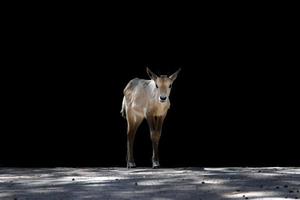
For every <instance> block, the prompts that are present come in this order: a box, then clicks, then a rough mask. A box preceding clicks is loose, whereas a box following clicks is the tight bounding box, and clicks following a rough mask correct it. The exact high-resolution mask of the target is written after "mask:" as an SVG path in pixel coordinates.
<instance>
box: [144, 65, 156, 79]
mask: <svg viewBox="0 0 300 200" xmlns="http://www.w3.org/2000/svg"><path fill="white" fill-rule="evenodd" d="M146 70H147V74H148V76H149V77H150V78H151V79H152V80H156V79H157V75H156V74H154V73H153V72H152V71H151V70H150V69H149V68H148V67H146Z"/></svg>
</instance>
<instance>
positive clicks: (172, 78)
mask: <svg viewBox="0 0 300 200" xmlns="http://www.w3.org/2000/svg"><path fill="white" fill-rule="evenodd" d="M180 71H181V68H179V69H178V70H177V71H176V72H175V73H174V74H172V75H171V76H169V78H170V79H171V80H172V81H175V79H176V78H177V75H178V73H179V72H180Z"/></svg>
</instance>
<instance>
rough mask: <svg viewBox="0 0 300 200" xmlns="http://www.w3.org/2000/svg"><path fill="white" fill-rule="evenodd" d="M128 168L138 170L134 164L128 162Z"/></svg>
mask: <svg viewBox="0 0 300 200" xmlns="http://www.w3.org/2000/svg"><path fill="white" fill-rule="evenodd" d="M127 168H128V169H130V168H136V165H135V163H134V162H128V163H127Z"/></svg>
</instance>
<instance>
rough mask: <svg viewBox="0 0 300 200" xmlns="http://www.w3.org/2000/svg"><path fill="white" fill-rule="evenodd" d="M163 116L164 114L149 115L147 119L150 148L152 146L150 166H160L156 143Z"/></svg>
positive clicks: (159, 134)
mask: <svg viewBox="0 0 300 200" xmlns="http://www.w3.org/2000/svg"><path fill="white" fill-rule="evenodd" d="M164 118H165V116H160V117H151V118H149V119H148V120H147V121H148V124H149V127H150V137H151V140H152V148H153V156H152V168H159V167H160V164H159V156H158V145H159V140H160V136H161V129H162V124H163V121H164Z"/></svg>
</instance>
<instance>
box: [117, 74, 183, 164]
mask: <svg viewBox="0 0 300 200" xmlns="http://www.w3.org/2000/svg"><path fill="white" fill-rule="evenodd" d="M146 70H147V73H148V75H149V77H150V78H151V80H144V79H139V78H135V79H132V80H131V81H129V83H128V84H127V86H126V87H125V89H124V91H123V92H124V98H123V102H122V110H121V114H122V116H123V117H125V118H126V119H127V167H128V168H134V167H135V163H134V159H133V143H134V138H135V134H136V131H137V129H138V127H139V126H140V124H141V123H142V121H143V119H144V118H146V120H147V122H148V125H149V128H150V136H151V140H152V147H153V157H152V167H153V168H158V167H159V159H158V143H159V139H160V135H161V129H162V125H163V122H164V119H165V117H166V115H167V111H168V109H169V107H170V101H169V98H168V97H169V95H170V91H171V87H172V83H173V82H174V80H175V79H176V77H177V75H178V73H179V71H180V69H178V70H177V71H176V72H175V73H174V74H172V75H171V76H166V75H161V76H157V75H156V74H154V73H153V72H152V71H151V70H150V69H149V68H146Z"/></svg>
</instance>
